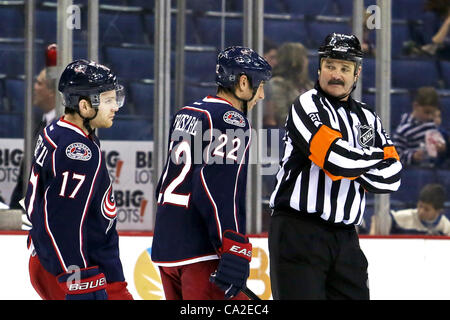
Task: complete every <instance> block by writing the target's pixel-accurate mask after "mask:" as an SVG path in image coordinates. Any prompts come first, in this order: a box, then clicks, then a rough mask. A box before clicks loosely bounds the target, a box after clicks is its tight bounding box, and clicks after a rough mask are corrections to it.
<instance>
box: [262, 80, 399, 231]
mask: <svg viewBox="0 0 450 320" xmlns="http://www.w3.org/2000/svg"><path fill="white" fill-rule="evenodd" d="M284 139H285V151H284V156H283V158H282V160H281V162H280V169H279V171H278V173H277V183H276V186H275V190H274V191H273V193H272V195H271V197H270V206H271V208H273V209H275V210H274V211H275V212H277V210H280V211H285V212H286V211H289V212H294V213H298V214H308V215H309V214H310V215H316V216H320V218H322V219H323V220H326V221H328V222H332V223H336V224H345V225H359V224H361V222H362V218H363V214H364V209H365V193H366V192H373V193H389V192H393V191H396V190H397V189H398V188H399V186H400V172H401V169H402V165H401V163H400V161H398V155H397V152H396V151H395V148H394V146H393V143H392V141H391V140H390V138H389V137H388V135H387V134H386V132H385V130H384V129H383V127H382V124H381V121H380V119H379V117H378V116H377V115H376V114H375V113H374V112H373V111H371V110H370V109H368V108H367V106H366V105H365V104H363V103H360V102H358V101H355V100H353V99H351V98H350V99H349V102H341V101H338V100H336V99H333V98H332V97H330V96H328V95H326V94H325V93H324V92H323V91H322V90H321V89H320V88H319V87H318V85H316V88H314V89H311V90H309V91H307V92H306V93H304V94H302V95H300V96H299V97H298V98H297V99H296V100H295V101H294V103H293V104H292V107H291V110H290V112H289V115H288V117H287V120H286V136H285V138H284Z"/></svg>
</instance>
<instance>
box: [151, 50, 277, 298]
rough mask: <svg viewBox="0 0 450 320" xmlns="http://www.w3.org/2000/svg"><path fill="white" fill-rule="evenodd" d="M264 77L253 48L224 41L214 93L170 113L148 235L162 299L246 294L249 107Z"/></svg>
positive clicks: (267, 70) (266, 72) (266, 68)
mask: <svg viewBox="0 0 450 320" xmlns="http://www.w3.org/2000/svg"><path fill="white" fill-rule="evenodd" d="M270 77H271V67H270V65H269V64H268V63H267V62H266V61H265V60H264V59H263V58H262V57H261V56H259V55H258V54H257V53H256V52H254V51H253V50H252V49H249V48H245V47H230V48H227V49H225V50H223V51H222V52H220V53H219V55H218V57H217V65H216V83H217V85H218V90H217V94H216V95H215V96H207V97H204V98H201V99H199V100H197V101H194V102H193V103H190V104H188V105H187V106H185V107H183V108H182V109H181V110H180V111H178V112H177V113H176V114H175V115H174V117H173V119H172V122H171V125H170V134H169V146H168V148H169V149H168V158H167V163H166V166H165V169H164V172H163V174H162V175H161V177H160V180H159V183H158V186H157V188H156V199H157V203H158V209H157V212H156V222H155V230H154V237H153V243H152V260H153V262H154V263H155V264H156V265H158V266H159V269H160V273H161V280H162V284H163V287H164V293H165V296H166V299H168V300H175V299H176V300H180V299H183V300H191V299H195V300H212V299H225V298H226V299H246V297H245V296H244V295H243V293H242V292H240V291H241V290H242V289H244V288H245V287H246V282H247V278H248V276H249V264H250V260H251V256H252V254H251V250H252V246H251V243H250V242H249V241H248V238H247V236H246V235H245V226H246V222H245V221H246V220H245V198H246V182H247V165H248V158H249V145H250V140H251V130H250V124H249V122H248V119H247V111H248V110H251V109H252V108H253V107H254V106H255V104H256V102H257V101H258V100H261V99H263V98H264V89H263V86H264V82H266V81H268V80H269V79H270Z"/></svg>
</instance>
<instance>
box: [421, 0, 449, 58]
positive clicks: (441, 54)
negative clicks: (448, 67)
mask: <svg viewBox="0 0 450 320" xmlns="http://www.w3.org/2000/svg"><path fill="white" fill-rule="evenodd" d="M425 10H426V11H429V13H428V14H426V15H425V18H424V24H423V26H424V39H423V41H424V43H425V45H424V46H422V50H423V51H425V52H427V53H429V54H431V55H436V56H437V57H438V58H442V59H446V60H450V1H448V0H428V1H427V2H426V4H425Z"/></svg>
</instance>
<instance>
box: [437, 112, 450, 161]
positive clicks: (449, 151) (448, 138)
mask: <svg viewBox="0 0 450 320" xmlns="http://www.w3.org/2000/svg"><path fill="white" fill-rule="evenodd" d="M446 112H448V111H446ZM434 123H435V124H436V127H437V128H438V131H439V133H440V134H441V135H442V138H443V139H444V141H445V144H446V146H449V147H447V148H446V152H445V153H443V154H442V155H440V156H439V157H438V159H437V160H436V166H439V167H444V166H446V165H447V164H446V161H448V160H450V135H449V133H448V131H447V129H445V128H444V127H443V126H442V111H441V109H436V111H435V113H434Z"/></svg>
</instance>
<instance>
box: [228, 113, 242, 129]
mask: <svg viewBox="0 0 450 320" xmlns="http://www.w3.org/2000/svg"><path fill="white" fill-rule="evenodd" d="M223 121H225V122H226V123H228V124H231V125H234V126H237V127H241V128H244V127H245V119H244V116H243V115H241V114H240V113H238V112H236V111H227V112H225V114H224V115H223Z"/></svg>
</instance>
